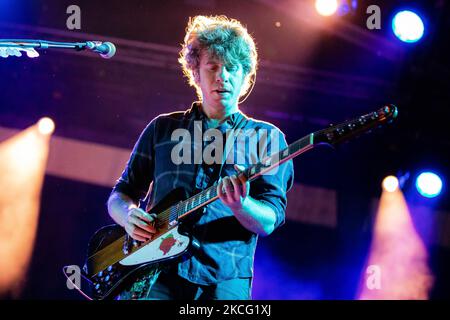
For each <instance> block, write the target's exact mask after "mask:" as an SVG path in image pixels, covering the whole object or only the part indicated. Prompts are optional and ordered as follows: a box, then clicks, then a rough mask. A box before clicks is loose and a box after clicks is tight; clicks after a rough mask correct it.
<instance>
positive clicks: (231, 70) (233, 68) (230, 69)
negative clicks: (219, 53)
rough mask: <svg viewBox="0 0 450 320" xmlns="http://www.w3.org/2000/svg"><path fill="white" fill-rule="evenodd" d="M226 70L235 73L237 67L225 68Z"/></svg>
mask: <svg viewBox="0 0 450 320" xmlns="http://www.w3.org/2000/svg"><path fill="white" fill-rule="evenodd" d="M227 69H228V71H230V72H234V71H237V66H229V67H227Z"/></svg>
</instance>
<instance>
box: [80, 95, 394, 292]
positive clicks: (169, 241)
mask: <svg viewBox="0 0 450 320" xmlns="http://www.w3.org/2000/svg"><path fill="white" fill-rule="evenodd" d="M397 114H398V111H397V107H396V106H394V105H392V104H390V105H386V106H384V107H383V108H381V109H379V110H378V111H376V112H372V113H369V114H366V115H363V116H361V117H359V118H356V119H354V120H351V121H346V122H343V123H341V124H338V125H335V126H331V127H329V128H326V129H323V130H320V131H317V132H314V133H311V134H308V135H306V136H305V137H303V138H301V139H299V140H297V141H295V142H294V143H292V144H291V145H289V146H288V147H286V148H285V149H283V150H281V151H279V152H278V153H275V154H273V155H271V156H268V157H266V158H264V159H263V160H262V161H261V162H260V163H257V164H255V165H252V166H250V167H248V168H246V169H245V170H244V171H243V172H242V173H243V174H244V175H245V176H246V177H247V179H248V180H249V181H250V182H251V181H253V180H255V179H256V178H258V177H259V176H260V175H262V174H264V173H267V172H268V171H270V170H271V169H273V168H274V167H276V166H279V165H280V164H282V163H284V162H286V161H288V160H290V159H292V158H294V157H296V156H298V155H299V154H302V153H304V152H306V151H308V150H310V149H312V148H314V147H316V146H317V145H320V144H328V145H335V144H338V143H340V142H343V141H345V140H348V139H350V138H352V137H354V136H356V135H358V134H360V133H363V132H366V131H369V130H370V129H372V128H374V127H377V126H381V125H383V124H385V123H388V122H390V121H392V120H393V119H395V118H396V117H397ZM217 199H218V195H217V182H216V183H215V184H214V185H212V186H211V187H209V188H207V189H205V190H203V191H201V192H199V193H197V194H195V195H194V196H192V197H189V198H187V199H183V192H181V190H178V189H177V190H175V191H174V192H171V193H170V194H169V196H167V197H166V198H164V199H163V200H162V201H161V202H159V203H158V204H157V205H156V206H154V207H152V208H151V209H150V210H149V212H151V213H156V214H157V218H156V220H155V226H156V229H157V232H156V233H155V234H154V236H153V238H152V239H151V240H148V241H146V242H139V241H135V240H133V239H132V238H131V237H129V236H128V235H127V233H126V232H125V230H124V228H123V227H121V226H119V225H109V226H106V227H103V228H102V229H100V230H98V231H97V232H96V233H95V234H94V236H93V237H92V238H91V240H90V242H89V245H88V253H87V259H86V262H85V265H84V268H83V271H84V273H83V276H84V277H85V278H86V279H87V280H88V281H89V283H90V284H91V289H92V296H93V299H98V300H103V299H112V298H114V297H115V296H116V295H117V294H119V293H120V292H121V291H122V290H123V289H124V287H125V285H127V284H129V283H131V281H133V279H135V276H136V274H137V273H138V271H139V270H141V269H142V268H146V272H149V273H151V272H153V273H154V274H155V275H156V274H157V273H158V270H160V269H161V268H162V267H163V266H162V263H163V262H164V261H167V260H171V259H175V258H177V257H179V256H181V255H182V254H184V253H185V252H186V251H187V250H188V249H189V247H190V245H191V242H192V241H191V238H190V236H189V233H188V232H187V231H186V230H183V228H182V227H183V221H184V220H185V218H186V217H187V216H190V215H193V214H194V213H195V212H197V213H198V212H199V209H203V208H204V207H205V206H206V205H208V204H209V203H211V202H212V201H215V200H217ZM200 214H201V213H200Z"/></svg>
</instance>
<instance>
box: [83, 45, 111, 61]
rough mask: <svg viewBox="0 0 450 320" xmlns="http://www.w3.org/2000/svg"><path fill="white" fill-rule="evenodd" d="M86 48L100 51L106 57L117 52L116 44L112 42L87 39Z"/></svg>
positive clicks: (108, 57)
mask: <svg viewBox="0 0 450 320" xmlns="http://www.w3.org/2000/svg"><path fill="white" fill-rule="evenodd" d="M86 48H87V49H89V50H92V51H94V52H97V53H100V56H101V57H102V58H105V59H110V58H112V57H113V56H114V55H115V54H116V46H115V45H114V44H113V43H111V42H100V41H87V42H86Z"/></svg>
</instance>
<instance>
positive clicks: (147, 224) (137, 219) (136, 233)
mask: <svg viewBox="0 0 450 320" xmlns="http://www.w3.org/2000/svg"><path fill="white" fill-rule="evenodd" d="M155 221H156V214H154V213H152V214H149V213H147V212H145V211H144V210H142V209H140V208H131V209H130V210H128V215H127V219H126V222H125V226H124V227H125V231H126V232H127V233H128V234H129V235H130V237H132V238H133V239H135V240H138V241H147V240H149V239H152V237H153V234H154V233H156V228H155Z"/></svg>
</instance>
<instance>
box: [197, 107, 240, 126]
mask: <svg viewBox="0 0 450 320" xmlns="http://www.w3.org/2000/svg"><path fill="white" fill-rule="evenodd" d="M201 105H202V103H201V102H200V101H196V102H194V103H192V106H191V108H190V109H189V114H190V117H191V118H193V119H194V120H202V121H206V120H207V116H206V115H205V113H204V112H203V111H202V108H201ZM242 116H243V115H242V112H241V111H240V110H238V111H236V112H235V113H232V114H231V115H229V116H228V117H227V119H226V121H224V122H223V123H222V124H221V125H220V127H221V126H223V125H226V126H227V127H234V125H235V124H236V122H237V121H238V120H239V119H240V118H241V117H242Z"/></svg>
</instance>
